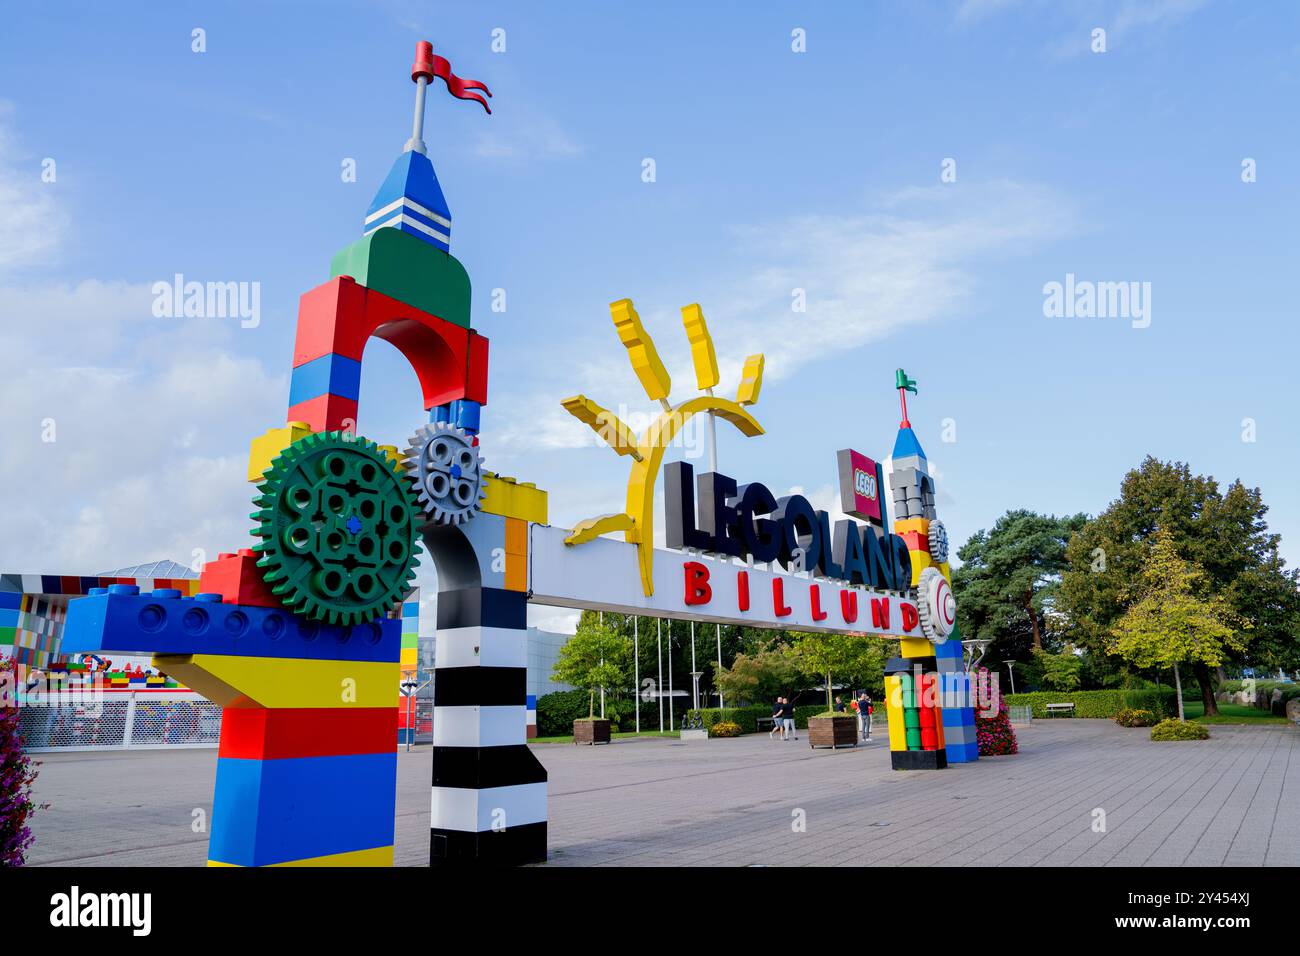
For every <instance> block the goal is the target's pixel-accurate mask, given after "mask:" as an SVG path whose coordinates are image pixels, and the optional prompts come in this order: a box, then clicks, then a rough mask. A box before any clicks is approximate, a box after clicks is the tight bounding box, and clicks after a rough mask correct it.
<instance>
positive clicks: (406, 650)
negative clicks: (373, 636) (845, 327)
mask: <svg viewBox="0 0 1300 956" xmlns="http://www.w3.org/2000/svg"><path fill="white" fill-rule="evenodd" d="M419 655H420V649H419V648H418V647H403V648H402V653H401V657H400V659H399V660H398V662H397V663H398V664H399V665H400V666H401V667H403V668H406V667H414V666H415V665H416V664H417V663H418V662H419Z"/></svg>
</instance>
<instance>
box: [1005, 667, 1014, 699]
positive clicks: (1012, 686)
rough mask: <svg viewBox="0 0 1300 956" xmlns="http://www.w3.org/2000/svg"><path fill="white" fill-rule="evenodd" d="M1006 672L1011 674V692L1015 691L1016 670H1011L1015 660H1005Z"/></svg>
mask: <svg viewBox="0 0 1300 956" xmlns="http://www.w3.org/2000/svg"><path fill="white" fill-rule="evenodd" d="M1006 665H1007V673H1008V674H1010V675H1011V693H1013V694H1014V693H1015V692H1016V672H1015V671H1014V670H1012V668H1013V667H1015V666H1016V662H1015V661H1006Z"/></svg>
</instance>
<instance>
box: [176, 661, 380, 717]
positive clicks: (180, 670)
mask: <svg viewBox="0 0 1300 956" xmlns="http://www.w3.org/2000/svg"><path fill="white" fill-rule="evenodd" d="M153 665H154V667H156V668H158V669H159V670H160V671H162V672H163V673H164V674H167V675H168V676H169V677H174V678H176V679H177V680H179V681H181V682H182V683H184V684H185V685H186V686H187V687H189V688H190V689H191V690H195V691H198V692H199V693H200V694H202V695H203V696H204V697H206V698H207V699H208V700H210V701H213V702H214V703H217V704H220V705H221V706H222V707H392V706H393V689H394V688H395V687H397V684H398V681H399V680H400V667H399V665H398V664H397V662H396V661H393V662H391V663H390V662H386V661H385V662H374V661H320V660H308V659H304V658H300V657H234V656H229V655H225V654H155V655H154V658H153Z"/></svg>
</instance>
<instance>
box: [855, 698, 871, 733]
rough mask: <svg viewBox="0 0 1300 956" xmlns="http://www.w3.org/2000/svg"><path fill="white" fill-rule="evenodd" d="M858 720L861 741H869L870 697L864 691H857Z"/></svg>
mask: <svg viewBox="0 0 1300 956" xmlns="http://www.w3.org/2000/svg"><path fill="white" fill-rule="evenodd" d="M858 719H859V720H860V721H861V723H860V726H861V728H862V739H863V740H870V739H871V695H870V694H868V693H867V692H866V691H865V690H862V691H858Z"/></svg>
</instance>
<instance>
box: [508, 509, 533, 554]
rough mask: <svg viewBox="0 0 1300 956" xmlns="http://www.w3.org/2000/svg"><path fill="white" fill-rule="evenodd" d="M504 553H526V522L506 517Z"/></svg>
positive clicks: (521, 519)
mask: <svg viewBox="0 0 1300 956" xmlns="http://www.w3.org/2000/svg"><path fill="white" fill-rule="evenodd" d="M506 554H522V555H527V554H528V522H527V521H525V520H524V519H523V518H506Z"/></svg>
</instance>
